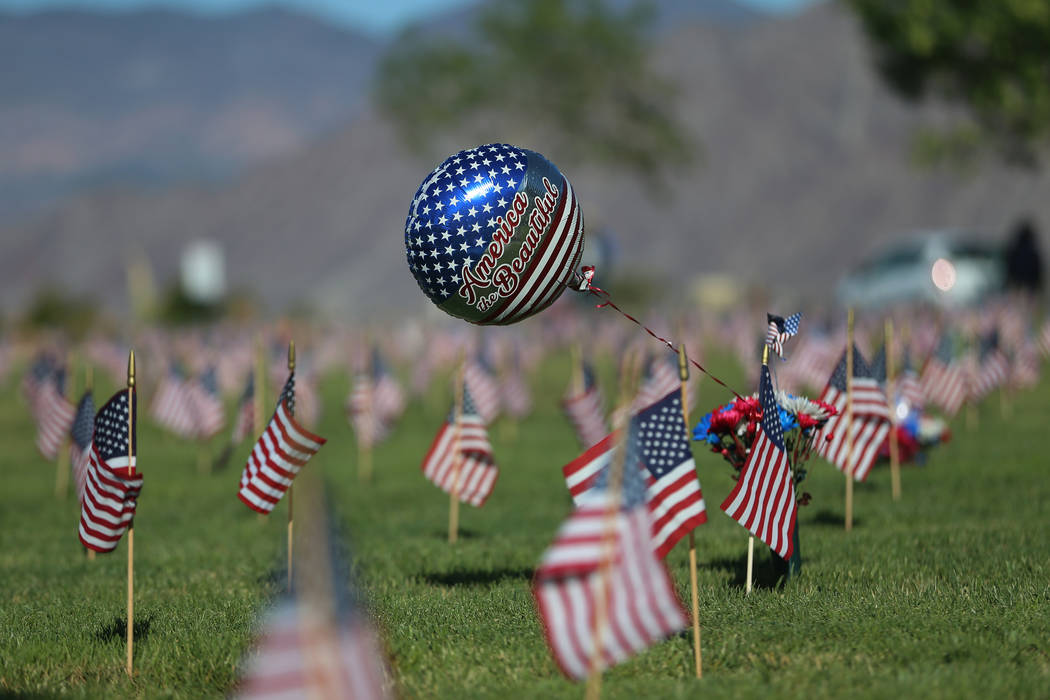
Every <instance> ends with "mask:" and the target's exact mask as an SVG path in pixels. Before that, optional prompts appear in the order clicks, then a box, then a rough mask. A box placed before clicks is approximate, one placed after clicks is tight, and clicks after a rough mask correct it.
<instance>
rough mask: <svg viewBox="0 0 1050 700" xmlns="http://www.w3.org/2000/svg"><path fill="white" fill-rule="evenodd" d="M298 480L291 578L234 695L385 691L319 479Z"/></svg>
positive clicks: (379, 694)
mask: <svg viewBox="0 0 1050 700" xmlns="http://www.w3.org/2000/svg"><path fill="white" fill-rule="evenodd" d="M311 476H312V475H311ZM302 486H303V493H302V494H301V495H300V493H298V492H297V493H296V497H297V501H298V499H299V498H303V499H304V501H303V504H304V505H305V506H306V507H305V508H304V509H303V511H302V512H303V516H302V517H301V518H299V520H300V522H301V525H300V526H299V527H298V528H297V530H298V531H299V537H298V538H297V542H296V546H295V553H296V562H295V580H294V586H293V589H292V591H291V592H290V595H288V596H287V597H285V598H284V599H283V600H282V601H281V602H279V603H278V604H277V606H276V607H275V608H274V609H273V610H272V611H271V612H270V613H269V614H268V615H267V616H266V618H265V620H264V622H263V624H262V626H261V627H262V629H261V632H260V634H259V635H258V637H257V638H256V641H255V644H254V648H253V649H252V651H251V652H249V654H248V656H247V658H246V661H245V663H244V671H243V675H242V676H241V679H240V680H239V681H238V683H237V688H236V697H238V698H251V699H252V700H291V699H292V698H348V699H349V700H382V699H383V698H388V697H390V696H391V693H390V688H391V686H392V682H391V680H390V677H389V672H388V670H387V664H386V660H385V659H384V657H383V653H382V642H381V640H380V638H379V636H378V635H377V634H376V632H375V629H374V628H373V626H372V622H371V620H370V619H369V617H368V615H367V613H366V612H365V611H364V610H363V609H362V607H361V606H360V605H359V601H358V597H357V595H356V592H355V589H354V587H353V583H352V579H353V576H352V572H351V569H350V567H349V566H348V565H347V562H346V559H345V557H344V556H342V554H343V553H342V551H341V548H340V547H339V546H338V545H337V540H336V533H335V532H334V531H333V530H334V528H333V527H332V525H331V519H330V518H329V517H327V509H326V507H325V503H324V498H323V497H321V496H320V495H319V493H318V492H319V491H320V488H321V486H320V484H318V483H316V482H304V483H303V484H302ZM297 491H298V489H297ZM297 505H298V503H297ZM298 510H299V509H298V508H297V511H298ZM297 525H299V523H297Z"/></svg>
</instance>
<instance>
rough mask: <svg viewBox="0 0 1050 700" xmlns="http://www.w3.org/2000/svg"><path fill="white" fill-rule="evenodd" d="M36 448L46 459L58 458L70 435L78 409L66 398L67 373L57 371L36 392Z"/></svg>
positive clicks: (60, 370)
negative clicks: (61, 447) (63, 442)
mask: <svg viewBox="0 0 1050 700" xmlns="http://www.w3.org/2000/svg"><path fill="white" fill-rule="evenodd" d="M35 409H36V410H35V414H36V421H37V432H36V446H37V449H38V450H40V454H42V455H43V456H44V457H45V458H47V459H49V460H53V459H55V458H56V457H58V449H59V447H60V446H61V445H62V441H63V440H65V439H66V436H67V435H69V429H70V427H71V426H72V425H73V416H74V414H75V413H76V408H75V407H74V406H73V404H71V403H70V402H69V400H67V399H66V397H65V372H64V371H63V370H62V369H56V370H55V371H54V372H52V373H51V375H50V376H49V377H48V378H47V379H45V380H44V381H43V383H42V385H41V386H40V388H39V389H38V390H37V392H36V403H35Z"/></svg>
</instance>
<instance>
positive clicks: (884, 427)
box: [817, 346, 890, 481]
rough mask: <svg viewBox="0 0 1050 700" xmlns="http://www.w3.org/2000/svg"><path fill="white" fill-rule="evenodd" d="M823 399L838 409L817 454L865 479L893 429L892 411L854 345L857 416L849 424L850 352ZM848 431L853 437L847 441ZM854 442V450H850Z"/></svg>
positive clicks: (819, 438)
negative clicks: (847, 386)
mask: <svg viewBox="0 0 1050 700" xmlns="http://www.w3.org/2000/svg"><path fill="white" fill-rule="evenodd" d="M820 400H821V401H824V402H825V403H829V404H831V405H832V406H834V407H835V410H837V411H838V415H836V416H832V418H831V420H829V421H828V423H827V425H825V426H824V427H823V428H821V433H820V434H819V435H818V436H817V454H819V455H821V456H822V457H824V458H825V459H826V460H828V461H829V462H831V463H832V464H834V465H835V466H836V467H838V468H839V469H840V470H842V471H844V472H847V473H848V474H850V475H851V476H853V478H854V479H856V480H857V481H864V480H865V479H866V478H867V477H868V471H869V470H871V466H872V465H873V464H874V463H875V457H876V456H877V455H878V452H879V449H880V448H881V447H882V443H883V442H885V440H886V438H887V437H888V436H889V432H890V414H889V408H888V406H887V404H886V394H884V393H883V391H882V389H881V388H879V384H878V382H877V381H876V380H875V378H874V377H872V376H871V371H870V369H869V368H868V365H867V363H866V362H865V361H864V356H863V355H861V353H860V350H859V349H857V347H856V346H854V347H853V419H852V422H850V423H849V424H848V425H847V424H846V352H845V351H843V353H842V358H841V359H840V360H839V363H838V365H836V367H835V371H834V372H832V374H831V378H830V379H829V380H828V385H827V386H826V387H825V388H824V392H823V393H822V394H821V396H820ZM847 431H849V435H850V439H849V440H847ZM847 442H849V443H850V445H851V446H852V451H849V452H847V449H846V444H847Z"/></svg>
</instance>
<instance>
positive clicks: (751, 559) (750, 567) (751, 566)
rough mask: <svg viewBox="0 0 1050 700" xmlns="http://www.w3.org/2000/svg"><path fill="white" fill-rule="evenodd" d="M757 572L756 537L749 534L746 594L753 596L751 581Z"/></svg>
mask: <svg viewBox="0 0 1050 700" xmlns="http://www.w3.org/2000/svg"><path fill="white" fill-rule="evenodd" d="M754 571H755V536H754V535H751V534H748V536H747V582H746V584H745V586H744V593H746V594H748V595H750V594H751V581H752V579H753V576H752V575H753V573H754Z"/></svg>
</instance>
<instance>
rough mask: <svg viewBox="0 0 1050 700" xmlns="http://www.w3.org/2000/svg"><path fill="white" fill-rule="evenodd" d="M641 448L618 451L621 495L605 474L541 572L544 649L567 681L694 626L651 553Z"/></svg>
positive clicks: (631, 443)
mask: <svg viewBox="0 0 1050 700" xmlns="http://www.w3.org/2000/svg"><path fill="white" fill-rule="evenodd" d="M680 415H681V414H680V413H679V416H680ZM639 447H640V442H639V441H637V440H631V439H629V440H627V444H626V445H624V446H621V447H620V449H625V450H627V454H626V456H625V458H624V466H623V470H624V471H623V485H622V489H623V490H622V495H621V494H616V493H615V492H614V491H613V490H612V489H610V488H609V478H608V474H609V472H610V471H611V470H610V469H606V470H605V471H604V472H603V476H602V477H600V478H599V480H598V483H597V484H596V485H595V486H594V488H592V489H590V491H588V493H587V494H586V495H585V496H584V497H583V499H582V500H581V502H580V503H579V504H578V505H577V506H576V509H575V510H574V511H573V513H572V515H571V516H569V519H568V520H567V521H566V522H565V523H564V524H563V525H562V526H561V529H560V530H559V531H558V534H557V536H556V537H555V539H554V542H553V543H552V544H551V546H550V547H549V548H548V549H547V551H546V552H545V553H544V555H543V559H542V560H541V562H540V566H539V569H537V571H536V576H535V578H534V583H533V591H532V592H533V596H534V597H535V599H536V604H537V607H538V608H539V612H540V617H541V619H542V621H543V627H544V631H545V633H546V638H547V644H548V645H549V646H550V648H551V652H552V653H553V655H554V660H555V662H556V663H557V664H558V667H559V668H560V669H561V670H562V672H563V673H565V675H566V676H568V677H569V678H573V679H576V680H580V679H583V678H586V677H587V676H588V675H589V674H590V673H592V672H595V671H599V670H601V669H604V668H607V667H609V666H613V665H615V664H618V663H620V662H622V661H624V660H625V659H627V658H629V657H630V656H631V655H633V654H636V653H638V652H639V651H641V650H642V649H644V648H646V647H647V646H649V645H650V644H652V643H653V642H656V641H658V640H660V639H662V638H664V637H666V636H668V635H671V634H674V633H675V632H678V631H680V630H683V629H685V628H686V627H687V626H688V625H689V618H688V616H687V615H686V612H685V610H684V609H683V608H682V604H681V602H679V600H678V597H677V596H676V595H675V591H674V586H673V585H672V584H671V579H670V576H668V574H667V570H666V568H664V565H663V563H662V562H661V561H660V559H659V558H658V557H657V556H656V553H655V552H654V551H653V546H652V528H653V526H652V519H651V518H650V515H649V508H648V507H647V506H646V501H647V498H646V487H645V483H644V481H643V475H642V472H641V470H639V469H638V464H639V461H640V459H641V456H640V453H639V451H638V450H639ZM599 621H600V624H599Z"/></svg>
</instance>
